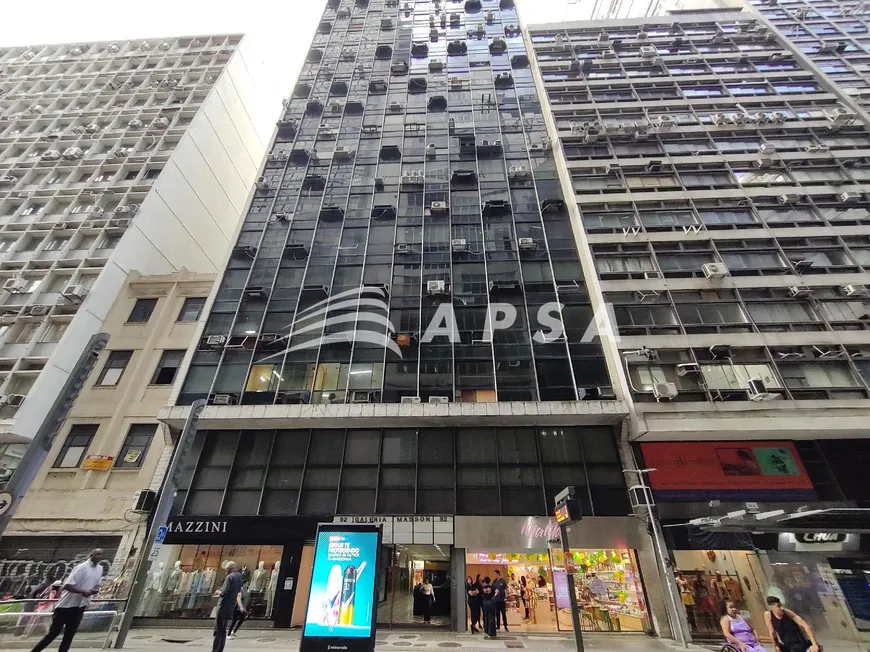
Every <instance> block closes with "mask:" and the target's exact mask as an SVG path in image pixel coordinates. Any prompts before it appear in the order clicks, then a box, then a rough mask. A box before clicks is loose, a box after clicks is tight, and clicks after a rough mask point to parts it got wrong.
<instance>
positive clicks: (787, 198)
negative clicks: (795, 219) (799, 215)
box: [779, 194, 800, 204]
mask: <svg viewBox="0 0 870 652" xmlns="http://www.w3.org/2000/svg"><path fill="white" fill-rule="evenodd" d="M797 201H800V197H799V196H798V195H790V194H786V195H780V196H779V203H780V204H794V203H795V202H797Z"/></svg>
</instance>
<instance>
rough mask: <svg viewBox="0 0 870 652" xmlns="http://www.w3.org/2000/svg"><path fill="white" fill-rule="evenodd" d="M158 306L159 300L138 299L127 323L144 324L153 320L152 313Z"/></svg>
mask: <svg viewBox="0 0 870 652" xmlns="http://www.w3.org/2000/svg"><path fill="white" fill-rule="evenodd" d="M156 305H157V299H136V305H135V306H133V311H132V312H131V313H130V316H129V317H127V323H128V324H131V323H144V322H147V321H148V320H149V319H151V313H152V312H154V307H155V306H156Z"/></svg>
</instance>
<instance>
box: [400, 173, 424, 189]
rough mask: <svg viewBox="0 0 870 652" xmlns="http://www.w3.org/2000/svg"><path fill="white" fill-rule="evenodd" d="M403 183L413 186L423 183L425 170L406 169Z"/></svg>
mask: <svg viewBox="0 0 870 652" xmlns="http://www.w3.org/2000/svg"><path fill="white" fill-rule="evenodd" d="M402 183H403V184H406V185H412V186H413V185H419V184H422V183H423V170H405V171H404V172H403V173H402Z"/></svg>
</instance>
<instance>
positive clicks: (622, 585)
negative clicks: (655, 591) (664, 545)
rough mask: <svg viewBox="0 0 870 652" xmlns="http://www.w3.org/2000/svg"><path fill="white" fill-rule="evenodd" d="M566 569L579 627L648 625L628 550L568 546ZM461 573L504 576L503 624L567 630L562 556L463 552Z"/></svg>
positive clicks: (636, 629) (522, 628)
mask: <svg viewBox="0 0 870 652" xmlns="http://www.w3.org/2000/svg"><path fill="white" fill-rule="evenodd" d="M570 555H571V556H570V558H569V560H568V562H569V563H568V564H567V566H568V568H573V569H574V585H575V590H576V593H577V601H578V605H579V606H580V626H581V629H582V630H583V631H596V632H602V631H603V632H619V631H623V632H643V631H646V630H648V629H649V624H648V621H647V609H646V601H645V598H644V593H643V587H642V584H641V579H640V573H639V571H638V565H637V559H636V557H635V553H634V551H633V550H616V549H608V550H583V549H572V550H571V552H570ZM465 564H466V575H470V576H471V577H472V578H474V579H478V576H479V578H483V577H490V578H493V577H494V571H495V570H499V571H500V572H501V575H502V577H504V578H505V579H506V580H507V584H508V591H507V614H508V627H510V628H511V629H512V631H513V628H516V631H518V632H524V631H527V632H547V631H571V627H572V625H571V604H570V598H569V597H568V595H567V586H568V579H567V575H566V564H565V558H564V554H563V552H562V551H561V550H557V549H550V550H549V551H548V552H546V553H501V552H499V553H492V552H473V553H467V554H466V558H465Z"/></svg>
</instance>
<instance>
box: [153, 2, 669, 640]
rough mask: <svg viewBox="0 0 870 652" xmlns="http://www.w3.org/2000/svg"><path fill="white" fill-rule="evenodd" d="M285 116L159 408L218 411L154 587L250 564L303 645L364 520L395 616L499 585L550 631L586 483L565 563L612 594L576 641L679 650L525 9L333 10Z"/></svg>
mask: <svg viewBox="0 0 870 652" xmlns="http://www.w3.org/2000/svg"><path fill="white" fill-rule="evenodd" d="M285 107H286V110H285V113H284V116H283V118H282V120H281V121H280V122H279V123H278V129H277V136H276V138H275V140H274V142H273V144H272V147H271V150H270V153H269V154H268V157H267V161H266V163H265V168H264V169H263V170H262V174H261V177H260V178H259V179H258V181H257V184H256V193H255V195H254V197H253V199H252V201H251V203H250V206H249V209H248V213H247V216H246V218H245V221H244V224H243V226H242V228H241V232H240V234H239V237H238V238H237V240H236V243H235V246H234V247H233V250H232V253H231V256H230V258H229V260H228V262H227V266H226V269H225V270H224V273H223V276H222V278H221V280H219V281H218V283H217V285H216V288H215V290H214V292H213V294H212V296H211V297H210V299H209V303H208V305H207V310H208V311H209V315H208V318H207V321H206V323H205V324H204V327H203V330H202V333H201V337H200V338H199V342H198V345H197V346H196V347H195V350H193V351H191V352H190V353H189V355H188V359H187V360H186V361H185V367H184V369H183V371H184V373H185V375H186V377H185V380H184V381H183V383H182V385H181V387H179V388H178V390H179V391H178V396H177V405H176V406H175V407H172V408H169V409H167V410H166V411H165V413H164V415H163V416H164V420H165V421H166V422H167V423H169V424H170V425H171V426H172V427H174V428H177V429H180V427H181V426H182V424H183V422H184V420H185V418H186V417H187V415H188V414H189V411H190V407H189V406H190V404H191V403H192V402H193V401H195V400H198V399H206V400H207V401H208V406H207V407H206V408H205V410H204V411H203V413H202V415H201V417H200V419H199V431H198V433H197V436H196V438H195V439H194V441H193V443H192V447H191V449H190V450H189V451H186V452H185V454H184V458H183V463H184V468H183V469H182V472H181V478H182V482H181V485H182V486H181V487H180V490H179V492H178V494H177V499H176V504H175V507H174V510H175V511H174V514H173V516H172V518H171V519H170V521H169V523H168V533H167V536H166V539H165V542H164V545H163V547H162V548H161V550H160V553H159V555H158V558H157V560H156V561H155V562H154V563H153V564H152V566H151V568H150V573H151V575H150V578H151V580H150V581H151V582H152V584H154V583H155V582H156V584H154V585H155V586H158V587H163V589H162V590H165V586H166V582H170V584H171V586H173V587H177V586H179V584H177V582H178V581H179V578H185V577H187V578H188V579H189V577H190V574H191V573H200V572H202V569H203V568H206V567H210V568H215V567H216V566H217V565H218V564H219V563H220V561H221V560H222V559H228V558H229V556H230V555H233V556H234V561H236V562H237V563H239V564H244V565H247V566H248V568H251V569H253V568H257V567H260V568H262V569H263V570H265V571H266V572H267V574H268V577H269V578H271V579H273V580H274V583H272V584H269V585H268V586H270V587H272V588H271V590H264V591H262V592H260V593H259V594H258V595H257V596H256V597H255V600H254V602H253V606H252V608H251V610H250V611H251V613H252V615H253V617H254V618H263V619H271V620H273V621H274V623H275V624H276V625H277V626H289V625H291V624H299V623H301V619H302V616H303V614H304V606H305V599H306V597H307V590H308V586H309V581H308V578H309V573H310V567H311V564H310V561H311V554H312V550H311V546H310V545H308V543H307V542H309V541H310V539H311V538H312V536H313V532H314V529H313V528H314V527H315V525H316V523H317V522H320V521H327V522H331V521H333V520H334V519H335V520H339V521H343V520H354V519H356V520H361V521H364V522H376V523H382V524H383V525H384V533H385V543H386V545H385V547H384V550H383V558H382V559H383V564H384V565H385V567H386V568H387V572H386V573H384V575H383V576H379V578H378V582H379V595H380V596H381V605H380V608H379V613H378V619H379V620H380V621H382V622H385V623H402V622H410V621H411V620H412V619H413V617H414V616H413V614H414V608H413V604H414V599H413V595H414V594H413V587H414V586H415V585H416V584H417V583H418V582H419V581H420V580H422V578H423V576H424V574H425V575H427V576H430V577H431V579H432V580H433V583H434V584H435V586H436V587H438V588H436V602H435V604H436V611H437V613H436V615H435V621H436V622H439V623H442V624H450V623H451V622H452V624H453V626H455V627H456V628H459V629H464V628H465V627H466V623H465V616H464V614H465V597H464V592H463V590H462V586H461V585H462V583H461V582H454V585H455V586H454V587H453V588H451V585H450V583H449V582H448V581H447V578H448V576H450V577H453V578H461V577H465V576H466V575H471V576H475V575H477V574H478V573H479V574H480V575H481V576H483V575H492V573H493V571H494V570H496V569H500V570H501V572H502V573H503V574H507V573H513V574H515V575H516V577H517V579H519V578H520V577H525V578H526V581H527V582H528V583H531V584H532V585H535V586H538V587H539V593H538V595H539V597H538V601H537V604H538V605H539V607H538V610H537V611H536V612H535V613H536V618H537V622H538V627H541V628H544V629H546V630H549V629H552V631H557V629H559V628H562V629H564V628H565V627H566V626H567V627H570V617H569V616H566V612H565V611H564V610H551V609H550V607H549V605H550V599H549V596H550V595H551V594H552V592H553V589H554V570H555V571H560V569H561V568H563V567H564V565H565V563H566V560H565V559H563V557H562V553H561V551H559V552H557V551H556V550H553V551H552V552H551V540H552V539H553V537H554V534H555V532H556V531H557V530H554V525H553V521H552V519H550V518H548V516H549V515H550V514H551V513H552V510H553V499H554V496H555V495H556V494H557V493H559V492H560V491H562V490H563V489H564V488H565V487H566V486H569V485H570V486H574V487H575V488H576V493H577V496H578V498H579V500H580V502H581V503H582V505H583V510H584V513H585V515H586V518H585V519H584V520H583V521H582V523H578V524H577V525H575V526H574V527H573V528H572V531H571V535H570V541H569V543H570V544H571V546H572V553H571V554H572V557H573V558H574V559H575V560H576V562H577V564H578V567H579V568H582V569H583V574H584V575H583V577H584V581H585V582H586V583H587V584H588V583H589V582H591V581H592V580H593V579H595V577H596V575H595V574H596V573H597V574H599V575H600V576H601V577H602V578H605V579H603V580H598V582H596V583H595V590H596V591H597V594H598V596H599V598H598V601H599V603H600V609H599V610H598V611H597V612H596V613H598V616H596V619H591V620H586V621H584V627H587V628H594V629H603V630H610V631H615V630H618V629H621V630H623V631H626V630H631V631H643V630H647V629H654V628H657V629H658V630H659V631H666V630H667V624H666V623H667V620H666V618H665V617H664V612H663V610H662V603H663V600H662V596H661V587H660V584H659V581H658V576H657V573H656V570H655V569H656V564H655V561H654V557H653V553H652V547H651V545H650V541H649V538H648V537H647V535H646V532H645V528H644V525H643V523H642V522H640V521H639V520H637V519H634V518H632V517H627V516H626V514H628V513H629V511H630V507H629V501H628V497H627V493H626V482H625V476H624V474H623V467H624V465H628V464H630V455H629V456H628V458H626V459H624V458H623V454H626V455H628V453H629V451H628V450H627V449H625V448H621V447H620V441H621V428H622V425H621V424H622V422H623V420H624V417H625V416H626V414H627V410H626V403H625V402H624V400H623V399H624V396H623V395H622V394H621V390H616V389H615V388H614V384H613V382H612V381H611V378H610V375H609V374H608V370H607V369H608V364H607V361H606V352H605V351H604V350H603V349H602V346H601V344H600V343H599V341H598V339H597V338H596V328H597V325H599V322H600V323H604V322H606V317H602V316H601V315H599V316H598V317H600V319H596V315H595V314H594V313H593V308H592V300H591V298H590V289H589V286H588V283H587V280H586V278H585V275H584V272H583V269H582V265H581V261H580V259H579V257H578V251H577V246H576V242H575V238H574V234H573V231H572V227H571V222H570V217H569V212H568V206H567V204H566V201H565V200H566V197H565V196H564V195H563V191H562V189H561V187H560V182H559V178H558V175H557V170H556V165H555V159H554V154H553V150H552V146H551V141H550V139H549V137H548V135H547V129H546V126H545V123H544V115H543V110H542V107H541V102H540V98H539V94H538V92H537V91H536V89H535V84H534V81H533V75H532V70H531V69H530V67H529V52H528V51H527V48H526V44H525V40H524V38H523V35H522V33H521V30H520V27H519V17H518V15H517V12H516V10H515V8H514V3H513V1H512V0H501V1H500V2H499V1H498V0H468V1H466V2H455V1H454V2H442V1H439V0H429V1H427V0H418V1H416V2H414V1H409V2H396V1H395V0H369V1H364V0H357V1H353V0H330V1H329V2H328V3H327V8H326V10H325V11H324V13H323V16H322V21H321V22H320V23H319V26H318V28H317V34H316V36H315V37H314V40H313V43H312V45H311V49H310V51H309V52H308V55H307V63H306V64H305V66H304V68H303V71H302V74H301V76H300V78H299V80H298V83H297V84H296V87H295V89H294V90H293V93H292V95H291V96H290V97H289V98H288V100H287V101H286V102H285ZM569 199H572V200H573V197H572V196H569ZM278 561H280V562H281V564H280V565H278V564H277V563H276V562H278ZM260 564H262V566H260ZM642 568H643V570H644V571H645V573H644V574H643V577H642V576H641V570H642ZM173 569H174V570H173ZM185 574H186V575H185ZM169 577H174V579H172V580H171V581H170V580H169V579H168V578H169ZM155 578H156V579H155ZM604 582H607V583H608V585H607V586H608V587H609V588H608V589H606V590H602V587H603V586H604ZM182 586H183V585H182ZM275 587H277V589H276V588H275ZM155 595H156V594H155ZM648 596H649V600H647V597H648ZM511 601H512V602H511V608H510V613H509V621H510V626H511V627H512V628H513V627H516V628H517V629H518V630H522V628H523V617H524V615H525V614H524V611H523V608H522V605H521V603H520V601H519V599H518V596H513V595H512V598H511ZM155 604H156V605H157V606H156V607H155V609H154V610H153V612H149V614H148V615H151V616H159V617H162V618H188V617H190V616H197V615H199V616H202V615H207V614H208V613H209V611H210V609H211V607H212V602H211V601H210V600H206V601H202V602H199V603H195V607H194V608H193V610H192V611H189V612H185V608H186V607H184V605H186V604H189V603H187V602H185V601H184V600H183V599H181V600H177V601H169V602H167V603H164V602H159V601H158V603H155ZM197 609H199V611H196V610H197Z"/></svg>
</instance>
